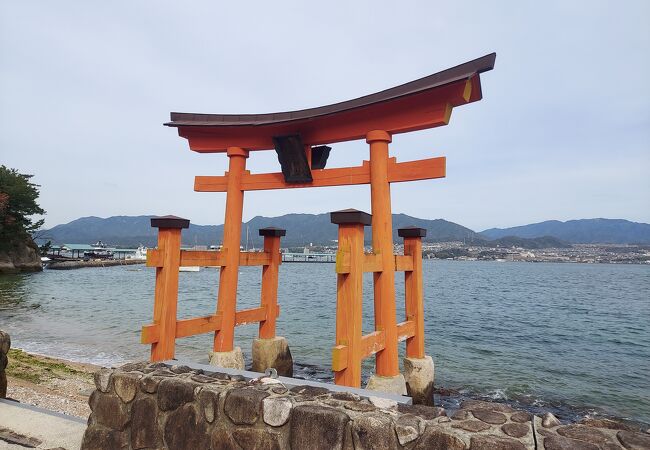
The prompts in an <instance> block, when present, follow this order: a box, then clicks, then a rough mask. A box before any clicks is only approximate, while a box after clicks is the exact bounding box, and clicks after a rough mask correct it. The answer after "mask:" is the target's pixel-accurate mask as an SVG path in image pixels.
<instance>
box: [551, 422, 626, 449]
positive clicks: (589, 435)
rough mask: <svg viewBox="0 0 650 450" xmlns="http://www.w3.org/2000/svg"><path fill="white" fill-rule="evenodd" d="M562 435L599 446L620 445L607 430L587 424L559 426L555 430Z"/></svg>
mask: <svg viewBox="0 0 650 450" xmlns="http://www.w3.org/2000/svg"><path fill="white" fill-rule="evenodd" d="M555 431H556V432H557V434H559V435H560V436H564V437H567V438H570V439H577V440H579V441H584V442H589V443H591V444H595V445H597V446H599V447H605V446H606V445H608V444H615V445H618V442H616V441H615V440H614V439H613V438H611V437H610V436H609V435H608V434H606V433H605V432H603V431H601V430H599V429H597V428H593V427H588V426H585V425H579V424H572V425H566V426H564V427H559V428H558V429H557V430H555Z"/></svg>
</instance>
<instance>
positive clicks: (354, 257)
mask: <svg viewBox="0 0 650 450" xmlns="http://www.w3.org/2000/svg"><path fill="white" fill-rule="evenodd" d="M339 248H340V249H341V250H340V251H341V252H343V254H344V253H348V254H349V259H350V271H349V273H345V274H338V275H337V277H336V278H337V280H336V284H337V292H336V346H337V347H338V346H346V348H347V350H346V351H345V352H346V353H345V357H346V363H345V369H342V370H338V371H336V370H335V372H334V381H335V383H336V384H340V385H344V386H352V387H360V386H361V360H362V354H361V351H362V349H361V333H362V327H361V325H362V324H361V319H362V318H361V307H362V296H363V268H362V264H363V225H362V224H341V225H339ZM337 259H338V258H337ZM337 265H338V264H337ZM337 347H335V348H337ZM337 355H338V353H337V350H333V352H332V365H333V367H334V366H336V367H341V362H340V358H341V356H340V355H338V356H337ZM337 358H338V359H337Z"/></svg>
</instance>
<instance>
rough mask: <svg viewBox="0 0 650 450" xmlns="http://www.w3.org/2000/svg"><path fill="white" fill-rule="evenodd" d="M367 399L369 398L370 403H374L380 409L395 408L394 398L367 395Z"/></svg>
mask: <svg viewBox="0 0 650 450" xmlns="http://www.w3.org/2000/svg"><path fill="white" fill-rule="evenodd" d="M368 400H370V403H372V404H373V405H375V406H376V407H377V408H381V409H396V408H397V402H396V401H395V400H391V399H389V398H384V397H374V396H370V397H368Z"/></svg>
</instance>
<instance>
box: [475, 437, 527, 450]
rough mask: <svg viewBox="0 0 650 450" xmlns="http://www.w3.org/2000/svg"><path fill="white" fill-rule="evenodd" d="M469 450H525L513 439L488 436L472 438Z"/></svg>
mask: <svg viewBox="0 0 650 450" xmlns="http://www.w3.org/2000/svg"><path fill="white" fill-rule="evenodd" d="M469 448H470V450H526V446H525V445H524V444H522V443H521V442H519V441H517V440H515V439H507V438H500V437H496V436H489V435H478V436H472V438H471V439H470V446H469Z"/></svg>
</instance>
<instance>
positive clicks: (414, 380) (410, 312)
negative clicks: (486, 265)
mask: <svg viewBox="0 0 650 450" xmlns="http://www.w3.org/2000/svg"><path fill="white" fill-rule="evenodd" d="M397 234H398V235H399V237H401V238H404V256H410V257H411V259H412V261H413V266H412V269H413V270H406V271H404V294H405V313H406V321H407V322H412V323H413V336H411V337H408V338H407V339H406V357H405V358H404V378H405V381H406V389H407V391H408V395H409V396H411V398H412V399H413V403H417V404H425V405H433V382H434V376H435V369H434V365H433V359H432V358H431V357H430V356H426V355H425V353H424V301H423V299H424V289H423V286H422V238H423V237H426V235H427V230H425V229H424V228H417V227H407V228H400V229H399V230H397Z"/></svg>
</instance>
